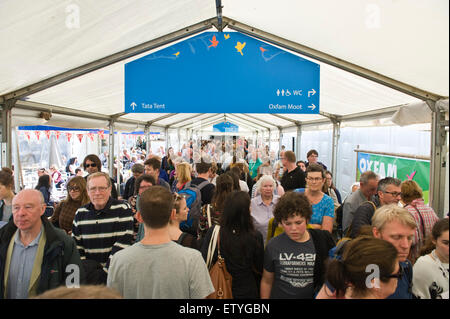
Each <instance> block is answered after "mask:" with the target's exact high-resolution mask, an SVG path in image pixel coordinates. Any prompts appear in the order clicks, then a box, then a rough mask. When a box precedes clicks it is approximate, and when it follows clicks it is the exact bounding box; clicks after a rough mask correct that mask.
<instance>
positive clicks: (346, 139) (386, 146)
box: [319, 126, 431, 198]
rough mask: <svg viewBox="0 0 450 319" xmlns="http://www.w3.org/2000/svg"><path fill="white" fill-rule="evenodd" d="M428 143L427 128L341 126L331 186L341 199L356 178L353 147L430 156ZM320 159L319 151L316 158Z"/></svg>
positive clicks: (429, 141)
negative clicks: (338, 191) (337, 191)
mask: <svg viewBox="0 0 450 319" xmlns="http://www.w3.org/2000/svg"><path fill="white" fill-rule="evenodd" d="M430 143H431V136H430V132H429V131H418V130H414V129H411V128H408V127H398V126H387V127H383V128H377V127H366V128H358V127H346V128H342V129H341V134H340V140H339V147H338V155H337V158H338V161H337V172H334V176H335V185H336V187H337V188H338V189H339V190H340V191H341V194H342V198H345V196H347V195H348V193H349V191H350V186H351V184H352V183H354V182H355V181H356V168H357V163H356V152H355V151H354V150H355V149H357V148H359V149H361V150H366V151H373V152H387V153H395V154H411V155H417V156H430V149H431V145H430ZM321 159H322V156H321V154H320V151H319V160H321ZM325 164H327V163H325ZM336 177H338V178H337V179H336Z"/></svg>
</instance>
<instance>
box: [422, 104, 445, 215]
mask: <svg viewBox="0 0 450 319" xmlns="http://www.w3.org/2000/svg"><path fill="white" fill-rule="evenodd" d="M427 104H428V105H429V106H430V108H431V109H432V110H433V113H432V115H431V162H430V194H429V202H430V206H431V207H433V209H434V211H435V212H436V214H437V215H438V216H439V217H441V218H442V217H444V213H445V212H444V202H445V199H444V198H445V196H446V194H445V173H446V165H447V163H446V154H447V149H446V148H447V146H446V133H445V124H444V123H445V115H444V112H441V111H440V110H439V108H437V107H436V103H435V102H432V101H427ZM447 195H448V194H447Z"/></svg>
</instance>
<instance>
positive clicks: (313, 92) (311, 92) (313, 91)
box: [308, 89, 316, 97]
mask: <svg viewBox="0 0 450 319" xmlns="http://www.w3.org/2000/svg"><path fill="white" fill-rule="evenodd" d="M310 94H312V95H314V94H316V90H314V89H311V91H308V97H309V96H310Z"/></svg>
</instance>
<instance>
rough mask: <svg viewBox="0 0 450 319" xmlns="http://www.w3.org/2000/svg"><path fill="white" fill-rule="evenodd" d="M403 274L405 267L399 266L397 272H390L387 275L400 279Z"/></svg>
mask: <svg viewBox="0 0 450 319" xmlns="http://www.w3.org/2000/svg"><path fill="white" fill-rule="evenodd" d="M402 276H403V267H399V269H398V272H397V273H396V274H390V275H387V276H385V277H386V278H396V279H400V278H402Z"/></svg>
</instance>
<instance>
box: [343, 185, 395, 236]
mask: <svg viewBox="0 0 450 319" xmlns="http://www.w3.org/2000/svg"><path fill="white" fill-rule="evenodd" d="M401 183H402V181H401V180H400V179H398V178H394V177H386V178H383V179H382V180H380V181H379V182H378V188H377V194H376V195H375V196H374V197H373V200H372V201H367V202H364V203H362V204H361V205H360V206H359V207H358V209H357V210H356V212H355V217H354V218H353V221H352V224H351V226H350V237H352V238H355V237H356V236H358V233H359V229H360V228H361V226H364V225H371V221H372V217H373V214H374V213H375V210H376V209H377V208H378V207H381V206H383V205H389V204H398V202H399V201H400V199H401V195H402V193H401V188H400V185H401Z"/></svg>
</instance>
